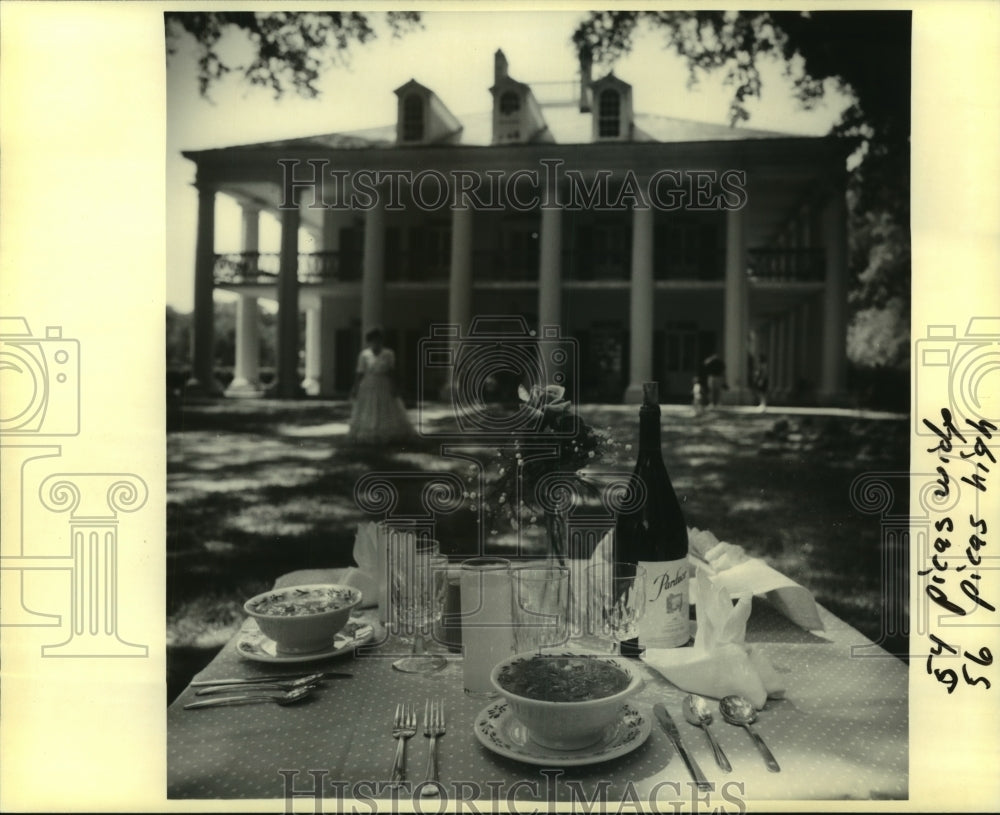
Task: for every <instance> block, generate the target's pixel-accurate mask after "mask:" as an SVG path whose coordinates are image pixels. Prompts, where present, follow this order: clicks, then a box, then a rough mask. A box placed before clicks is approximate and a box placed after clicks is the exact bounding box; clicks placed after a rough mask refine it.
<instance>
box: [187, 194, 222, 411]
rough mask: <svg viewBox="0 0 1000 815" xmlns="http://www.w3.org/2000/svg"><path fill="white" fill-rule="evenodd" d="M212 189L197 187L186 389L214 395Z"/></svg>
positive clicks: (213, 201) (213, 237) (218, 389)
mask: <svg viewBox="0 0 1000 815" xmlns="http://www.w3.org/2000/svg"><path fill="white" fill-rule="evenodd" d="M214 292H215V190H214V189H213V188H212V187H209V186H207V185H201V186H199V187H198V232H197V237H196V239H195V255H194V320H193V323H194V325H193V328H194V338H193V343H192V349H191V378H190V379H189V380H188V382H187V384H186V386H185V387H186V388H187V389H188V390H190V391H193V392H196V393H206V394H217V393H219V392H220V388H219V385H218V383H217V382H216V381H215V370H214V369H215V302H214V297H213V295H214Z"/></svg>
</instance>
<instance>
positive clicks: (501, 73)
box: [493, 48, 507, 83]
mask: <svg viewBox="0 0 1000 815" xmlns="http://www.w3.org/2000/svg"><path fill="white" fill-rule="evenodd" d="M506 78H507V57H505V56H504V55H503V51H501V50H500V49H499V48H498V49H497V52H496V53H495V54H494V55H493V82H494V83H496V82H499V81H500V80H501V79H506Z"/></svg>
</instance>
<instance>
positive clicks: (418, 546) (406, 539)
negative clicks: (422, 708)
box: [388, 530, 448, 673]
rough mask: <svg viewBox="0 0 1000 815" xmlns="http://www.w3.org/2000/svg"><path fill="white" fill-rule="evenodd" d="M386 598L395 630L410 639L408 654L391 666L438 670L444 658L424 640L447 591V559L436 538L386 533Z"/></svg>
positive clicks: (429, 670)
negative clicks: (431, 650)
mask: <svg viewBox="0 0 1000 815" xmlns="http://www.w3.org/2000/svg"><path fill="white" fill-rule="evenodd" d="M388 554H389V569H388V572H389V598H390V603H391V608H392V609H394V610H395V614H394V615H393V617H394V620H393V622H394V623H395V627H396V631H397V633H398V634H399V636H400V638H401V639H403V640H404V641H406V640H410V639H412V641H413V648H412V651H411V652H410V655H409V656H405V657H401V658H400V659H397V660H396V661H395V662H393V663H392V667H393V668H395V669H396V670H397V671H403V672H404V673H431V672H433V671H439V670H441V669H442V668H443V667H444V666H445V665H446V664H447V660H445V658H444V657H443V656H441V655H440V654H429V653H427V652H426V650H425V643H426V640H427V637H428V634H429V633H430V628H431V625H432V624H433V623H434V622H435V621H437V620H438V619H440V617H441V614H442V613H443V610H444V599H445V594H446V593H447V591H448V559H447V558H446V557H445V556H443V555H442V554H441V550H440V547H439V545H438V542H437V541H436V540H432V539H429V538H420V537H417V536H416V535H414V534H413V533H412V532H409V531H400V530H391V531H390V534H389V552H388Z"/></svg>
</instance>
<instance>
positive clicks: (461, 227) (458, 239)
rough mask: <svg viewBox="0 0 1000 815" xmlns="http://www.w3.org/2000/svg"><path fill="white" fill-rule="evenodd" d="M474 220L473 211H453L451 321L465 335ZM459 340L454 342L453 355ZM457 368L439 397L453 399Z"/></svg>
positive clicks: (469, 308) (469, 305)
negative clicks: (454, 378)
mask: <svg viewBox="0 0 1000 815" xmlns="http://www.w3.org/2000/svg"><path fill="white" fill-rule="evenodd" d="M472 219H473V210H472V209H471V208H468V209H453V210H452V211H451V267H450V269H449V282H448V322H449V323H450V324H451V325H456V326H458V327H459V331H460V333H461V335H462V336H465V335H466V334H467V333H468V330H469V324H470V322H471V321H472V236H473V230H472ZM459 341H460V340H459V339H458V338H457V337H456V338H455V339H453V340H452V353H453V354H454V353H456V346H457V344H458V342H459ZM453 373H454V368H451V369H449V371H448V377H447V379H446V380H445V381H444V382H443V383H442V384H441V393H440V398H441V399H443V400H445V401H447V400H450V399H451V393H452V389H453V388H454V385H455V383H454V382H453V381H452V379H451V374H453Z"/></svg>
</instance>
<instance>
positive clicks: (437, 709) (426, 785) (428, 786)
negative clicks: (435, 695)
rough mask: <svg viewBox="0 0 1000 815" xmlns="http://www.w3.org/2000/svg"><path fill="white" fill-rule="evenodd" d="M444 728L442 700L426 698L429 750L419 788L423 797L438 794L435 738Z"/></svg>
mask: <svg viewBox="0 0 1000 815" xmlns="http://www.w3.org/2000/svg"><path fill="white" fill-rule="evenodd" d="M444 729H445V728H444V702H431V701H430V699H428V700H427V702H426V703H425V704H424V735H425V736H426V737H427V738H429V739H430V752H429V753H428V754H427V769H426V770H425V771H424V781H423V783H422V784H421V788H420V795H421V797H423V798H430V797H431V796H435V797H436V796H438V795H439V794H440V786H441V785H440V784H439V783H438V756H437V740H438V737H439V736H443V735H444ZM432 782H433V783H432Z"/></svg>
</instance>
